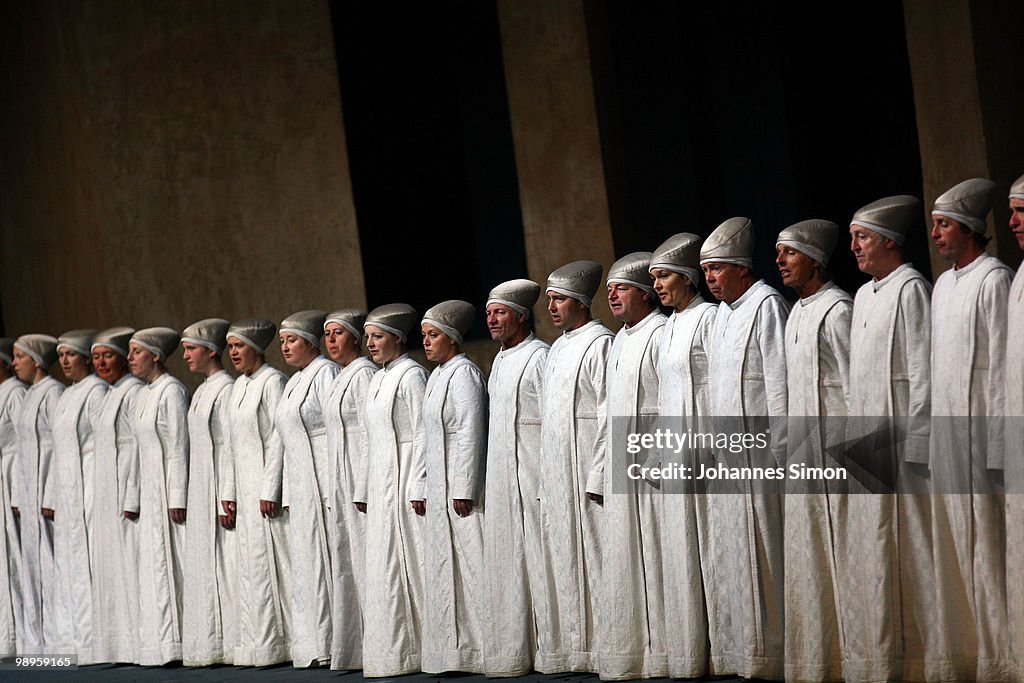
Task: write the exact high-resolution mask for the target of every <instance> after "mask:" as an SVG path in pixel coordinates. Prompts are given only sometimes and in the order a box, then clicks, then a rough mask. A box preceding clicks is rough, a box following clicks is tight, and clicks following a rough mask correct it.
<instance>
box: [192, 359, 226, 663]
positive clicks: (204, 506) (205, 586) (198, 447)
mask: <svg viewBox="0 0 1024 683" xmlns="http://www.w3.org/2000/svg"><path fill="white" fill-rule="evenodd" d="M233 385H234V382H233V381H232V379H231V375H229V374H228V373H227V371H226V370H221V371H219V372H217V373H215V374H213V375H211V376H209V377H207V378H206V379H205V380H203V383H202V384H200V385H199V387H198V388H197V389H196V392H195V394H194V395H193V396H192V404H191V405H190V406H189V410H188V443H189V458H188V468H189V471H188V481H189V487H188V510H187V514H188V522H187V524H186V525H185V563H184V569H185V590H184V593H183V595H182V617H183V619H184V621H183V627H182V634H181V637H182V640H181V649H182V652H181V654H182V660H183V661H184V663H185V665H186V666H209V665H211V664H231V663H232V662H233V657H234V644H235V642H237V639H238V637H237V634H236V632H237V627H238V620H237V618H236V617H235V614H236V612H237V610H236V608H235V590H234V589H235V583H236V582H235V575H236V572H237V559H236V555H237V552H238V550H237V548H236V547H235V537H236V534H235V532H234V531H233V530H227V529H224V528H223V527H222V526H221V525H220V523H219V521H218V519H217V516H218V515H220V514H223V512H224V510H223V508H222V507H221V504H220V500H221V499H220V496H219V488H220V484H219V481H218V479H219V476H218V475H219V472H220V470H221V469H222V468H223V463H222V461H223V460H224V459H225V458H226V457H228V455H227V454H228V451H229V450H230V448H231V444H230V433H229V432H230V427H229V424H228V414H229V410H228V406H229V404H230V399H231V388H232V386H233Z"/></svg>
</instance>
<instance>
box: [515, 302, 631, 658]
mask: <svg viewBox="0 0 1024 683" xmlns="http://www.w3.org/2000/svg"><path fill="white" fill-rule="evenodd" d="M612 338H613V335H612V332H611V331H610V330H609V329H608V328H607V327H605V326H604V325H602V324H601V322H600V321H598V320H591V321H590V322H588V323H586V324H585V325H583V326H581V327H579V328H577V329H575V330H572V331H569V332H565V333H563V334H562V335H561V336H560V337H559V338H558V339H556V340H555V342H554V344H552V345H551V350H550V351H549V352H548V360H547V365H546V366H545V370H544V373H545V380H546V381H545V382H544V393H543V399H542V401H541V408H542V413H543V416H544V417H543V419H542V421H541V455H540V459H541V472H540V506H541V525H542V527H543V528H544V530H545V532H546V535H545V536H544V537H543V542H544V555H543V560H544V577H545V578H544V585H543V588H542V590H543V591H544V595H545V596H546V598H545V600H546V604H548V605H550V608H549V609H550V611H549V614H550V617H551V618H550V620H549V622H548V623H547V624H544V623H542V622H540V621H538V623H537V626H538V629H541V630H538V633H537V655H536V659H535V663H534V666H535V667H536V669H537V671H540V672H542V673H560V672H565V671H580V672H597V653H598V632H597V628H598V622H599V618H598V610H599V608H600V601H599V593H600V588H601V548H602V544H603V542H604V520H603V512H604V511H603V510H602V509H601V506H600V505H598V504H597V503H595V502H593V501H591V500H589V499H588V498H587V493H588V492H590V493H595V494H603V493H604V470H603V463H604V451H605V439H606V438H607V421H608V408H607V405H606V402H607V393H606V386H605V377H606V372H607V363H608V352H609V351H610V349H611V345H612ZM545 627H547V628H545Z"/></svg>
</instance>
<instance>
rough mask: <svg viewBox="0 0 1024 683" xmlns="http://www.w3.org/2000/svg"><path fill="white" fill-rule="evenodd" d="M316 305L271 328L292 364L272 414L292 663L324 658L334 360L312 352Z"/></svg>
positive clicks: (320, 322)
mask: <svg viewBox="0 0 1024 683" xmlns="http://www.w3.org/2000/svg"><path fill="white" fill-rule="evenodd" d="M326 317H327V314H326V313H324V312H323V311H316V310H309V311H300V312H298V313H294V314H292V315H290V316H289V317H287V318H285V319H284V320H283V321H282V322H281V325H280V327H279V329H278V334H279V336H280V338H281V353H282V355H283V356H284V360H285V362H286V363H288V365H291V366H292V367H296V368H299V371H298V372H296V373H295V374H294V375H292V376H291V378H290V379H289V380H288V384H287V385H286V386H285V388H284V395H283V396H282V397H281V401H280V403H278V405H277V412H276V413H275V414H274V426H275V427H276V429H277V432H278V434H279V435H280V437H281V443H282V444H283V445H284V493H283V494H282V501H281V502H282V505H283V506H284V507H287V508H289V513H288V544H289V545H288V551H289V564H290V566H291V580H290V586H291V605H290V606H289V609H290V610H291V639H292V640H291V654H292V662H293V663H294V665H295V666H296V667H298V668H306V667H309V666H313V665H321V664H327V663H328V662H329V660H330V658H331V610H332V604H333V592H334V586H333V583H332V581H331V576H332V574H331V553H330V548H331V543H332V536H333V531H332V530H329V529H328V527H329V526H330V520H331V514H332V512H331V507H330V505H331V500H330V495H331V488H332V485H331V483H330V482H331V473H330V464H329V462H328V452H327V427H326V426H325V424H324V401H325V400H326V399H327V391H328V389H329V388H330V386H331V382H333V381H334V378H335V377H336V376H337V374H338V366H337V365H335V364H334V363H332V362H331V361H329V360H327V359H326V358H324V357H323V356H322V355H321V354H320V337H321V336H322V335H323V329H324V320H325V318H326Z"/></svg>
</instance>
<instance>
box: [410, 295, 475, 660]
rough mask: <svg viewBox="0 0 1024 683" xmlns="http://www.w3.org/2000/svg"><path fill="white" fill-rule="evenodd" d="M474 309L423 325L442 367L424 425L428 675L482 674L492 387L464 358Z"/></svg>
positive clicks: (454, 306)
mask: <svg viewBox="0 0 1024 683" xmlns="http://www.w3.org/2000/svg"><path fill="white" fill-rule="evenodd" d="M474 313H475V310H474V308H473V306H472V305H471V304H469V303H466V302H465V301H458V300H452V301H444V302H442V303H439V304H437V305H436V306H434V307H433V308H431V309H430V310H428V311H427V312H426V313H425V314H424V316H423V321H422V325H421V326H422V330H423V349H424V351H425V352H426V355H427V360H429V361H433V362H435V363H437V364H438V365H437V367H436V368H434V371H433V372H432V373H431V374H430V378H429V379H428V380H427V390H426V394H425V396H424V399H423V415H422V422H421V424H420V430H421V435H422V436H421V438H422V439H423V449H424V456H425V458H426V467H427V502H428V506H427V533H426V539H425V541H426V543H425V544H424V545H425V547H426V553H425V556H424V569H425V571H426V575H427V576H429V577H431V582H430V587H429V588H428V589H427V590H426V591H425V593H424V595H425V597H426V605H425V607H424V611H423V657H422V668H423V671H424V672H426V673H443V672H445V671H468V672H472V673H483V668H484V660H483V646H484V631H483V626H484V624H483V622H484V609H485V602H484V537H483V525H484V515H483V512H484V510H483V507H484V501H483V475H484V466H485V447H486V444H487V385H486V382H485V381H484V376H483V373H481V372H480V368H478V367H477V366H476V364H475V363H473V361H471V360H469V358H467V357H466V355H465V354H464V353H461V352H460V350H459V347H460V345H461V344H462V341H463V336H464V335H465V334H466V332H467V331H469V328H470V327H471V326H472V324H473V315H474Z"/></svg>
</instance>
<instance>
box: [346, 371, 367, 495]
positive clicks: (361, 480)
mask: <svg viewBox="0 0 1024 683" xmlns="http://www.w3.org/2000/svg"><path fill="white" fill-rule="evenodd" d="M372 379H373V370H371V369H370V368H369V367H367V369H366V370H359V371H358V372H357V373H356V375H355V377H353V378H352V383H351V384H350V385H349V394H350V395H351V400H352V401H353V403H354V404H355V409H356V422H357V423H358V424H356V425H346V426H345V430H346V431H348V430H349V429H352V428H355V429H358V430H359V433H358V434H357V435H356V438H355V439H353V443H355V446H356V449H357V452H356V453H355V455H354V456H353V457H352V458H351V462H352V463H353V464H354V469H353V471H352V472H350V473H349V476H350V477H352V502H353V503H365V502H366V490H367V481H366V477H367V472H368V471H369V462H368V460H369V453H370V445H369V443H368V442H367V440H366V427H365V424H366V421H365V418H366V393H367V391H368V390H369V388H370V381H371V380H372Z"/></svg>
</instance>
